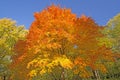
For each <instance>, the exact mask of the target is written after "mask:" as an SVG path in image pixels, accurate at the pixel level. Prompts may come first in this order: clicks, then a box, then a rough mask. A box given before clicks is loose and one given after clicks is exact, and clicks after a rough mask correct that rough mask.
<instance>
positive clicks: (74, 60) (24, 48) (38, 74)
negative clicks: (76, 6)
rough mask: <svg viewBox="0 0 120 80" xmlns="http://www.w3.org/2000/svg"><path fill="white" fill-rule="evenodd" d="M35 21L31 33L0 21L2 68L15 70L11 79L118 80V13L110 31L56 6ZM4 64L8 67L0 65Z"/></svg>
mask: <svg viewBox="0 0 120 80" xmlns="http://www.w3.org/2000/svg"><path fill="white" fill-rule="evenodd" d="M34 17H35V20H34V21H33V22H32V24H31V26H30V29H29V32H28V34H26V33H27V31H26V30H25V29H24V28H22V27H17V26H16V23H14V22H13V21H11V20H9V19H1V20H0V38H1V40H0V46H1V47H0V63H1V65H2V66H4V67H2V68H5V66H7V69H0V71H1V70H2V73H1V74H4V73H5V71H4V70H12V71H10V72H11V74H10V78H11V79H12V80H82V79H88V80H90V79H96V80H102V79H110V78H111V76H112V78H114V79H115V77H116V75H117V77H116V78H120V75H119V73H120V72H119V71H120V64H119V61H120V49H119V48H120V47H119V46H120V45H119V41H120V39H119V34H120V28H119V27H120V15H119V14H118V15H117V16H115V17H114V18H113V19H111V20H110V21H109V22H108V24H107V25H106V26H99V25H98V24H97V23H95V21H94V20H93V19H92V18H91V17H87V16H85V15H82V16H80V17H77V16H76V15H75V14H73V13H72V12H71V10H70V9H66V8H60V7H59V6H55V5H51V6H49V7H47V8H46V9H44V10H43V11H41V12H36V13H35V14H34ZM6 20H7V21H8V22H6ZM2 21H3V22H2ZM3 26H4V27H5V28H4V27H3ZM5 31H6V32H5ZM4 33H5V34H4ZM3 45H4V46H5V47H3ZM2 50H4V52H5V54H3V51H2ZM2 56H3V57H2ZM11 58H12V60H11ZM6 59H8V61H9V64H10V66H8V63H5V64H3V63H2V62H3V61H7V60H6ZM8 61H7V62H8ZM11 62H12V63H11ZM1 65H0V67H1ZM10 72H6V73H10ZM2 77H4V75H3V76H2ZM10 78H9V79H10ZM118 80H119V79H118Z"/></svg>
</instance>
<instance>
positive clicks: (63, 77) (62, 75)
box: [61, 69, 65, 80]
mask: <svg viewBox="0 0 120 80" xmlns="http://www.w3.org/2000/svg"><path fill="white" fill-rule="evenodd" d="M61 80H65V70H64V69H63V70H62V74H61Z"/></svg>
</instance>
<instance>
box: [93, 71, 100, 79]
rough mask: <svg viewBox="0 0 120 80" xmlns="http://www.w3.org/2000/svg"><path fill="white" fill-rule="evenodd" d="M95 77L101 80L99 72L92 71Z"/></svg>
mask: <svg viewBox="0 0 120 80" xmlns="http://www.w3.org/2000/svg"><path fill="white" fill-rule="evenodd" d="M92 72H93V76H94V78H95V79H96V80H101V79H100V75H99V72H98V70H92Z"/></svg>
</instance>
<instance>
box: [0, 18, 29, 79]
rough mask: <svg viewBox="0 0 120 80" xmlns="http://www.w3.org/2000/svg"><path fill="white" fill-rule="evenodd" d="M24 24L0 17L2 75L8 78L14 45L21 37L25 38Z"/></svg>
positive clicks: (0, 70)
mask: <svg viewBox="0 0 120 80" xmlns="http://www.w3.org/2000/svg"><path fill="white" fill-rule="evenodd" d="M26 32H27V31H26V30H25V29H24V26H18V25H17V24H16V22H15V21H13V20H11V19H8V18H3V19H0V77H2V78H4V79H3V80H6V79H7V77H8V76H9V75H10V69H9V68H8V66H9V64H10V63H11V62H12V60H11V56H12V55H14V52H13V47H14V45H15V43H16V42H17V41H18V40H19V39H24V36H25V34H26Z"/></svg>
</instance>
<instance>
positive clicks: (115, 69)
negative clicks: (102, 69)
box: [103, 14, 120, 78]
mask: <svg viewBox="0 0 120 80" xmlns="http://www.w3.org/2000/svg"><path fill="white" fill-rule="evenodd" d="M103 33H104V34H105V35H106V38H107V39H108V40H109V41H110V43H111V46H110V47H111V49H112V51H113V52H114V54H115V55H116V57H114V58H115V63H108V65H109V66H108V68H109V73H108V74H109V75H111V76H113V77H117V78H118V76H119V74H120V72H119V71H120V64H119V61H120V14H117V15H116V16H114V17H113V18H112V19H110V20H109V21H108V23H107V25H106V28H105V29H104V31H103ZM110 65H111V66H110Z"/></svg>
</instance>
